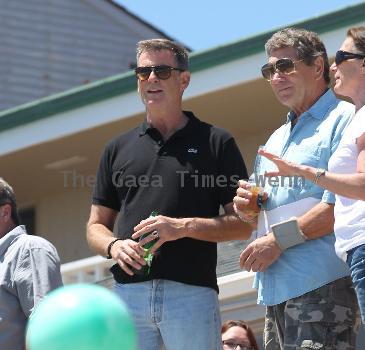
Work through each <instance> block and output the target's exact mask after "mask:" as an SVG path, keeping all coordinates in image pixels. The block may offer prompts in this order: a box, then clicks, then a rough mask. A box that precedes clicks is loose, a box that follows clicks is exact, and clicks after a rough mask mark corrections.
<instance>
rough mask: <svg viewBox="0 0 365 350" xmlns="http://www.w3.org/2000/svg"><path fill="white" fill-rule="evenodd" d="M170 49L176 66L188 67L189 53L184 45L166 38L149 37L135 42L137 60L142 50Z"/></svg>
mask: <svg viewBox="0 0 365 350" xmlns="http://www.w3.org/2000/svg"><path fill="white" fill-rule="evenodd" d="M162 50H168V51H171V52H172V54H173V55H174V57H175V60H176V63H177V65H178V67H176V68H180V69H183V70H188V69H189V53H188V50H186V49H185V47H183V46H181V45H180V44H178V43H176V42H174V41H171V40H168V39H149V40H142V41H139V42H138V43H137V62H138V59H139V56H141V54H142V53H143V52H149V51H162Z"/></svg>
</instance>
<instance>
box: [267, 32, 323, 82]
mask: <svg viewBox="0 0 365 350" xmlns="http://www.w3.org/2000/svg"><path fill="white" fill-rule="evenodd" d="M285 47H293V48H294V49H295V50H296V51H297V56H298V58H299V59H300V60H303V61H304V62H305V64H306V65H308V66H311V65H313V62H314V61H315V59H316V58H317V57H322V58H323V64H324V67H323V68H324V69H323V78H324V80H325V82H326V83H327V84H328V83H329V82H330V65H329V62H328V56H327V51H326V48H325V46H324V44H323V42H322V41H321V39H320V38H319V36H318V34H317V33H315V32H311V31H309V30H306V29H299V28H294V27H290V28H285V29H282V30H279V31H278V32H276V33H274V34H273V35H272V37H271V38H270V39H269V40H268V41H267V42H266V44H265V50H266V54H267V55H268V56H270V55H271V52H272V51H274V50H278V49H282V48H285Z"/></svg>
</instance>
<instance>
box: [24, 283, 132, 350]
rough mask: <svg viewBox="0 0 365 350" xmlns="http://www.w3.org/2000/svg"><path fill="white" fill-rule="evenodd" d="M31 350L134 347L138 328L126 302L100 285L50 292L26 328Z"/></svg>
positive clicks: (102, 349) (90, 349) (79, 285)
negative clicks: (135, 326)
mask: <svg viewBox="0 0 365 350" xmlns="http://www.w3.org/2000/svg"><path fill="white" fill-rule="evenodd" d="M26 342H27V349H28V350H134V349H135V348H136V332H135V328H134V325H133V322H132V319H131V317H130V315H129V313H128V311H127V308H126V306H125V305H124V303H123V302H122V301H121V300H120V298H118V297H117V296H116V295H115V294H114V293H112V292H111V291H109V290H108V289H106V288H103V287H100V286H97V285H88V284H75V285H70V286H66V287H62V288H58V289H57V290H55V291H53V292H51V293H50V294H49V295H47V297H46V298H45V299H44V300H43V301H42V302H41V303H40V304H39V305H38V306H37V308H36V309H35V311H34V313H33V314H32V316H31V318H30V320H29V322H28V328H27V336H26Z"/></svg>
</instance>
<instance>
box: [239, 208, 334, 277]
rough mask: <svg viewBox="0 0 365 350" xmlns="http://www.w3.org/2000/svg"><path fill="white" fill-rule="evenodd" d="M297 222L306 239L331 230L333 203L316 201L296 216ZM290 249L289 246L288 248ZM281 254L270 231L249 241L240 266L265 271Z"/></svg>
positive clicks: (328, 232) (320, 235)
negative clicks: (307, 209) (304, 211)
mask: <svg viewBox="0 0 365 350" xmlns="http://www.w3.org/2000/svg"><path fill="white" fill-rule="evenodd" d="M298 224H299V227H300V229H301V230H302V231H303V233H304V234H305V235H306V236H307V238H308V239H316V238H319V237H323V236H325V235H327V234H330V233H332V232H333V224H334V217H333V205H332V204H327V203H323V202H321V203H318V204H317V205H316V206H314V207H313V208H312V209H310V210H309V211H308V212H306V213H305V214H304V215H302V216H301V217H299V218H298ZM289 249H290V248H289ZM281 254H282V251H281V249H280V248H279V246H278V245H277V243H276V240H275V237H274V235H273V233H272V232H269V233H268V234H267V235H265V236H263V237H260V238H258V239H256V240H254V241H253V242H251V243H250V244H249V245H248V246H247V247H246V248H245V249H244V250H243V252H242V253H241V255H240V266H241V268H243V269H245V270H247V271H251V270H252V271H254V272H256V271H265V270H266V269H267V268H268V267H269V266H270V265H271V264H273V263H274V262H275V261H276V260H277V259H278V258H279V257H280V255H281Z"/></svg>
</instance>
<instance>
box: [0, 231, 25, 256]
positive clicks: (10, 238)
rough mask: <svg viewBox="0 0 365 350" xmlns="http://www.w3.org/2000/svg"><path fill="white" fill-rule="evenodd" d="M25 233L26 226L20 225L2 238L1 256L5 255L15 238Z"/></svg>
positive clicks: (0, 240)
mask: <svg viewBox="0 0 365 350" xmlns="http://www.w3.org/2000/svg"><path fill="white" fill-rule="evenodd" d="M23 233H26V231H25V226H23V225H20V226H17V227H15V228H13V229H12V230H11V231H9V232H8V233H7V234H6V235H5V236H4V237H2V238H0V256H4V254H5V252H6V251H7V249H8V247H9V246H10V245H11V243H12V242H13V240H14V239H15V238H16V237H18V236H19V235H21V234H23Z"/></svg>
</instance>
